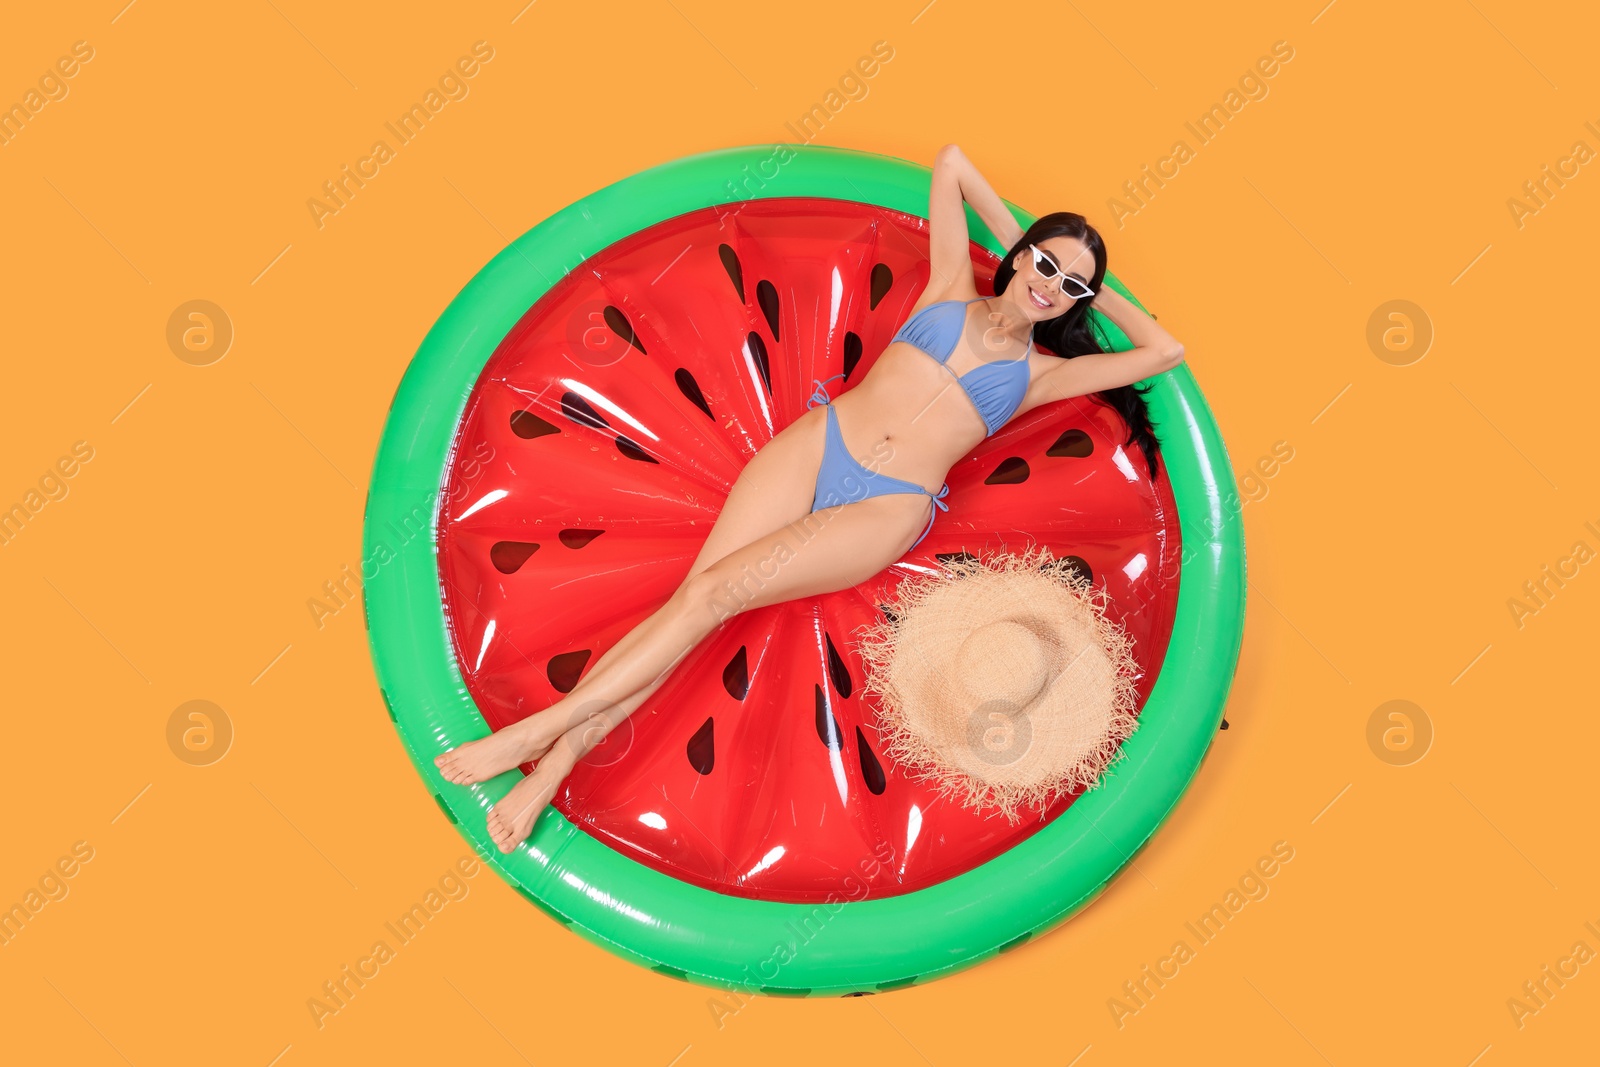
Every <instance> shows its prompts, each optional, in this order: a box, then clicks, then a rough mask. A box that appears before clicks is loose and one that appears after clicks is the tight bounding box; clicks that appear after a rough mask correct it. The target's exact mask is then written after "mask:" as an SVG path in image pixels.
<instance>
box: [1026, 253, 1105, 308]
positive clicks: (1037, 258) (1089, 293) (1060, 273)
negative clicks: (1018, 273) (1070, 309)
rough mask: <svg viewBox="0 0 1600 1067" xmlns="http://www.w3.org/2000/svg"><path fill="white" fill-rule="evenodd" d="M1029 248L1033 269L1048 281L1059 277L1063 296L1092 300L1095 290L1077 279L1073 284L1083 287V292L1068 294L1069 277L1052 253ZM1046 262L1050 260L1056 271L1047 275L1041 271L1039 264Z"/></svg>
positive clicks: (1059, 286) (1073, 279) (1059, 285)
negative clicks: (1031, 251) (1031, 254)
mask: <svg viewBox="0 0 1600 1067" xmlns="http://www.w3.org/2000/svg"><path fill="white" fill-rule="evenodd" d="M1028 247H1029V248H1031V249H1032V250H1033V269H1034V270H1036V271H1039V274H1040V276H1041V277H1043V278H1044V279H1045V280H1046V281H1049V280H1050V279H1051V278H1055V277H1059V278H1060V279H1061V281H1060V283H1059V284H1058V285H1057V288H1058V289H1060V290H1061V294H1062V295H1063V296H1070V297H1072V298H1073V299H1074V300H1089V299H1092V298H1093V297H1094V290H1093V289H1091V288H1089V286H1088V285H1086V284H1084V283H1083V282H1080V281H1078V279H1076V278H1072V282H1073V284H1075V285H1080V286H1083V292H1081V293H1069V292H1067V288H1066V285H1067V279H1068V277H1069V275H1068V274H1067V272H1066V271H1064V270H1062V269H1061V264H1060V263H1057V262H1056V258H1055V257H1054V256H1052V255H1050V253H1048V252H1044V251H1041V250H1040V248H1039V246H1038V245H1029V246H1028ZM1044 260H1049V261H1050V263H1051V265H1052V266H1053V267H1055V270H1054V271H1053V272H1052V273H1050V274H1046V273H1045V272H1044V271H1042V270H1039V264H1040V262H1041V261H1044Z"/></svg>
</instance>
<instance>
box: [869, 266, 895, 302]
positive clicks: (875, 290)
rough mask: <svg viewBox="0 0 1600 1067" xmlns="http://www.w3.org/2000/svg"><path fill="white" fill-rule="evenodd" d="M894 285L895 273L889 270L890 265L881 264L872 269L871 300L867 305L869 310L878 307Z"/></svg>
mask: <svg viewBox="0 0 1600 1067" xmlns="http://www.w3.org/2000/svg"><path fill="white" fill-rule="evenodd" d="M893 285H894V271H892V270H890V269H889V264H887V263H879V264H877V265H875V266H874V267H873V268H872V283H871V299H870V300H869V301H868V303H867V310H869V311H870V310H873V309H874V308H876V307H877V306H878V301H880V300H882V299H883V298H884V295H885V294H886V293H888V292H889V289H890V288H891V287H892V286H893Z"/></svg>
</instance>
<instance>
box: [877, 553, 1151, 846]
mask: <svg viewBox="0 0 1600 1067" xmlns="http://www.w3.org/2000/svg"><path fill="white" fill-rule="evenodd" d="M1108 599H1109V598H1108V597H1107V596H1106V594H1105V592H1104V591H1103V590H1096V589H1095V588H1094V587H1093V585H1092V584H1091V583H1090V582H1089V581H1087V580H1086V579H1085V578H1083V577H1082V576H1081V575H1079V574H1078V573H1077V572H1076V571H1075V570H1074V569H1073V568H1072V567H1071V566H1070V565H1069V563H1068V562H1067V561H1064V560H1060V559H1057V558H1056V557H1054V556H1053V555H1052V554H1051V553H1050V551H1049V550H1048V549H1046V548H1044V547H1043V546H1040V547H1037V548H1034V549H1030V550H1026V551H1023V552H1021V553H1011V552H1003V553H997V554H994V555H991V556H988V557H986V558H978V557H972V556H966V557H959V558H957V559H955V560H952V561H950V562H949V563H947V564H946V565H945V569H944V571H943V572H935V573H930V574H926V575H922V574H919V575H913V576H911V577H908V578H906V579H904V580H903V581H901V583H900V585H899V587H898V588H897V590H896V593H895V600H894V602H893V603H891V604H886V605H885V607H886V608H887V609H888V610H887V612H886V616H887V617H886V618H885V619H883V620H880V621H878V622H876V623H874V624H872V625H870V626H867V627H863V628H861V629H860V630H858V631H857V633H858V635H859V649H860V652H861V656H862V660H863V662H864V663H865V665H866V677H865V679H864V684H865V685H866V687H867V688H868V689H871V690H872V691H873V692H875V693H877V695H878V698H879V716H880V725H879V736H880V737H881V738H882V739H883V745H884V751H885V752H886V754H887V755H888V756H889V757H890V758H891V759H894V760H895V761H896V762H898V763H899V764H900V765H901V766H902V767H903V768H904V769H905V770H906V771H907V772H908V773H910V774H911V775H912V777H913V778H916V779H918V780H921V781H932V782H934V783H936V784H937V786H938V788H939V791H940V793H941V795H945V796H953V797H955V798H957V799H959V801H960V802H961V803H962V804H963V805H965V806H967V807H969V808H977V809H981V808H986V807H987V808H995V809H998V810H999V812H1000V813H1001V814H1003V815H1004V816H1005V817H1006V818H1007V819H1008V820H1009V821H1010V822H1012V823H1015V822H1017V821H1019V820H1020V818H1021V814H1020V812H1021V811H1022V810H1023V809H1025V808H1028V809H1037V811H1038V815H1039V817H1040V818H1041V819H1042V818H1043V817H1044V813H1045V811H1046V810H1048V808H1049V807H1050V806H1051V805H1052V804H1053V803H1054V802H1055V801H1056V800H1058V799H1059V798H1060V797H1061V796H1063V795H1065V794H1067V793H1071V792H1073V791H1075V790H1079V789H1089V788H1093V786H1094V785H1095V784H1096V783H1097V782H1098V781H1099V780H1100V776H1101V775H1102V774H1103V773H1104V771H1105V770H1106V768H1107V767H1109V766H1110V765H1111V764H1112V762H1114V761H1115V760H1116V758H1117V757H1118V754H1119V752H1120V749H1121V744H1122V742H1123V741H1124V740H1126V739H1127V738H1128V737H1129V736H1130V735H1131V734H1132V733H1133V731H1134V730H1135V729H1137V727H1138V714H1137V712H1138V696H1137V692H1136V682H1135V679H1136V673H1137V669H1138V668H1137V664H1136V662H1135V661H1134V658H1133V648H1132V646H1133V642H1132V639H1131V638H1130V637H1128V635H1127V634H1126V632H1125V631H1124V630H1123V629H1122V628H1121V627H1120V626H1118V625H1117V624H1116V623H1114V622H1112V621H1111V620H1110V619H1109V618H1107V617H1106V611H1105V609H1106V604H1107V601H1108Z"/></svg>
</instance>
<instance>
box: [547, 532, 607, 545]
mask: <svg viewBox="0 0 1600 1067" xmlns="http://www.w3.org/2000/svg"><path fill="white" fill-rule="evenodd" d="M603 533H605V531H604V530H562V531H561V532H560V533H559V534H557V535H556V536H557V537H559V538H560V539H561V543H562V544H563V545H566V546H567V547H568V548H582V547H584V546H585V545H587V544H588V543H589V542H590V541H593V540H594V539H595V538H596V537H599V536H600V535H601V534H603Z"/></svg>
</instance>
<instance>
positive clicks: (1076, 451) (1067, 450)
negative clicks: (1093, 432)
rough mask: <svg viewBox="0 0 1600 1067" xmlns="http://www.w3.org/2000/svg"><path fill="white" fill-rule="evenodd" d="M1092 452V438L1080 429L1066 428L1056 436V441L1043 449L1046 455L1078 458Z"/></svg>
mask: <svg viewBox="0 0 1600 1067" xmlns="http://www.w3.org/2000/svg"><path fill="white" fill-rule="evenodd" d="M1093 453H1094V438H1092V437H1090V436H1089V435H1088V434H1086V433H1084V432H1083V431H1082V430H1068V431H1067V432H1065V433H1063V434H1062V435H1061V436H1060V437H1058V438H1056V443H1055V444H1053V445H1051V446H1050V447H1049V448H1047V449H1045V451H1044V454H1045V455H1047V456H1056V457H1060V456H1072V457H1074V458H1079V457H1082V456H1088V455H1092V454H1093Z"/></svg>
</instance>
